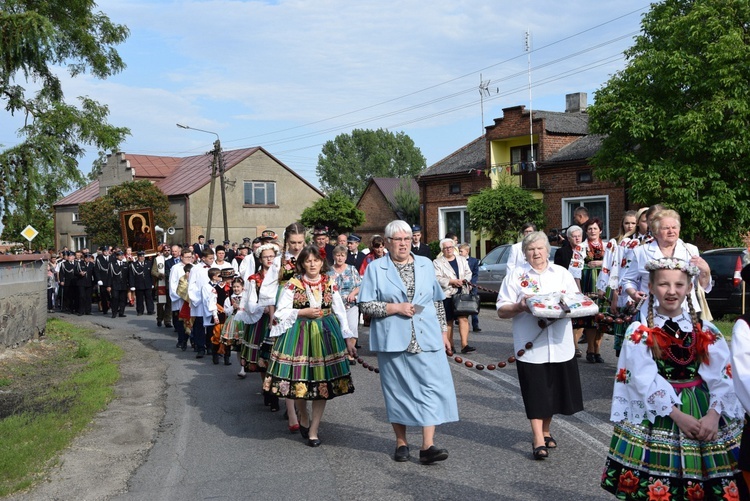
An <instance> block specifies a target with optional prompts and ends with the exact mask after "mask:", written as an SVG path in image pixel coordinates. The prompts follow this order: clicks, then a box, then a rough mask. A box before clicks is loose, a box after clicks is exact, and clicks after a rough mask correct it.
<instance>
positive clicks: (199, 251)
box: [193, 235, 206, 257]
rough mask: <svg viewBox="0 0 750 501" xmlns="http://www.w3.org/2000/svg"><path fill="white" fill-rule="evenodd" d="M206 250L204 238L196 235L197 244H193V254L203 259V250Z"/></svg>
mask: <svg viewBox="0 0 750 501" xmlns="http://www.w3.org/2000/svg"><path fill="white" fill-rule="evenodd" d="M205 248H206V237H205V236H203V235H198V243H195V244H193V254H195V255H196V256H198V257H203V250H204V249H205Z"/></svg>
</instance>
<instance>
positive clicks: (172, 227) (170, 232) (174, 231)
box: [167, 226, 176, 235]
mask: <svg viewBox="0 0 750 501" xmlns="http://www.w3.org/2000/svg"><path fill="white" fill-rule="evenodd" d="M175 233H176V230H175V229H174V226H170V227H169V228H167V234H168V235H174V234H175Z"/></svg>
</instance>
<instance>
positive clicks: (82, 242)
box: [72, 235, 89, 251]
mask: <svg viewBox="0 0 750 501" xmlns="http://www.w3.org/2000/svg"><path fill="white" fill-rule="evenodd" d="M88 246H89V238H88V237H87V236H86V235H82V236H79V237H73V249H72V250H74V251H79V250H83V249H86V248H88Z"/></svg>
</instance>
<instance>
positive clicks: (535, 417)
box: [497, 231, 583, 459]
mask: <svg viewBox="0 0 750 501" xmlns="http://www.w3.org/2000/svg"><path fill="white" fill-rule="evenodd" d="M521 250H522V251H523V253H524V255H525V256H526V263H525V264H523V265H522V266H519V267H517V268H515V269H514V270H513V271H512V272H511V274H510V275H507V276H506V277H505V280H504V281H503V284H502V287H500V293H499V294H498V296H497V314H498V316H499V317H500V318H512V319H513V345H514V350H515V352H516V353H517V355H518V359H517V364H516V367H517V369H518V381H519V383H520V386H521V396H522V397H523V404H524V407H525V408H526V417H527V418H528V419H529V421H530V422H531V432H532V435H533V438H532V450H533V456H534V459H545V458H547V457H549V451H548V449H554V448H556V447H557V442H556V441H555V439H554V438H552V435H551V434H550V424H551V423H552V416H553V415H554V414H565V415H571V414H575V413H576V412H578V411H581V410H583V398H582V396H581V381H580V378H579V375H578V364H577V363H576V360H575V347H574V344H573V328H572V325H571V321H570V319H569V318H561V319H557V320H554V321H544V320H541V319H539V318H537V317H534V316H533V315H532V314H531V311H530V310H529V307H528V305H527V303H526V300H527V299H528V298H529V297H532V296H535V295H539V294H549V293H552V292H562V293H572V292H577V291H578V286H577V285H576V282H575V280H574V279H573V276H572V275H571V274H570V272H569V271H568V270H566V269H565V268H563V267H562V266H558V265H556V264H552V263H550V262H549V252H550V246H549V240H548V239H547V235H546V234H545V233H544V232H541V231H535V232H533V233H530V234H528V235H526V236H525V237H524V239H523V241H522V243H521Z"/></svg>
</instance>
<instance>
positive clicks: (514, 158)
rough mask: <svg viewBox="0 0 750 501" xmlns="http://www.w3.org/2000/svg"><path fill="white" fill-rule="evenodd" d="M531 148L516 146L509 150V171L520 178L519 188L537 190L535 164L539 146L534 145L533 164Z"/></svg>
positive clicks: (537, 158)
mask: <svg viewBox="0 0 750 501" xmlns="http://www.w3.org/2000/svg"><path fill="white" fill-rule="evenodd" d="M531 158H532V157H531V146H529V145H526V146H516V147H515V148H511V149H510V170H511V173H512V174H513V175H516V176H521V187H522V188H528V189H537V188H539V179H538V178H537V175H536V162H537V161H539V146H538V145H536V144H535V145H534V157H533V158H534V162H532V161H531Z"/></svg>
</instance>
